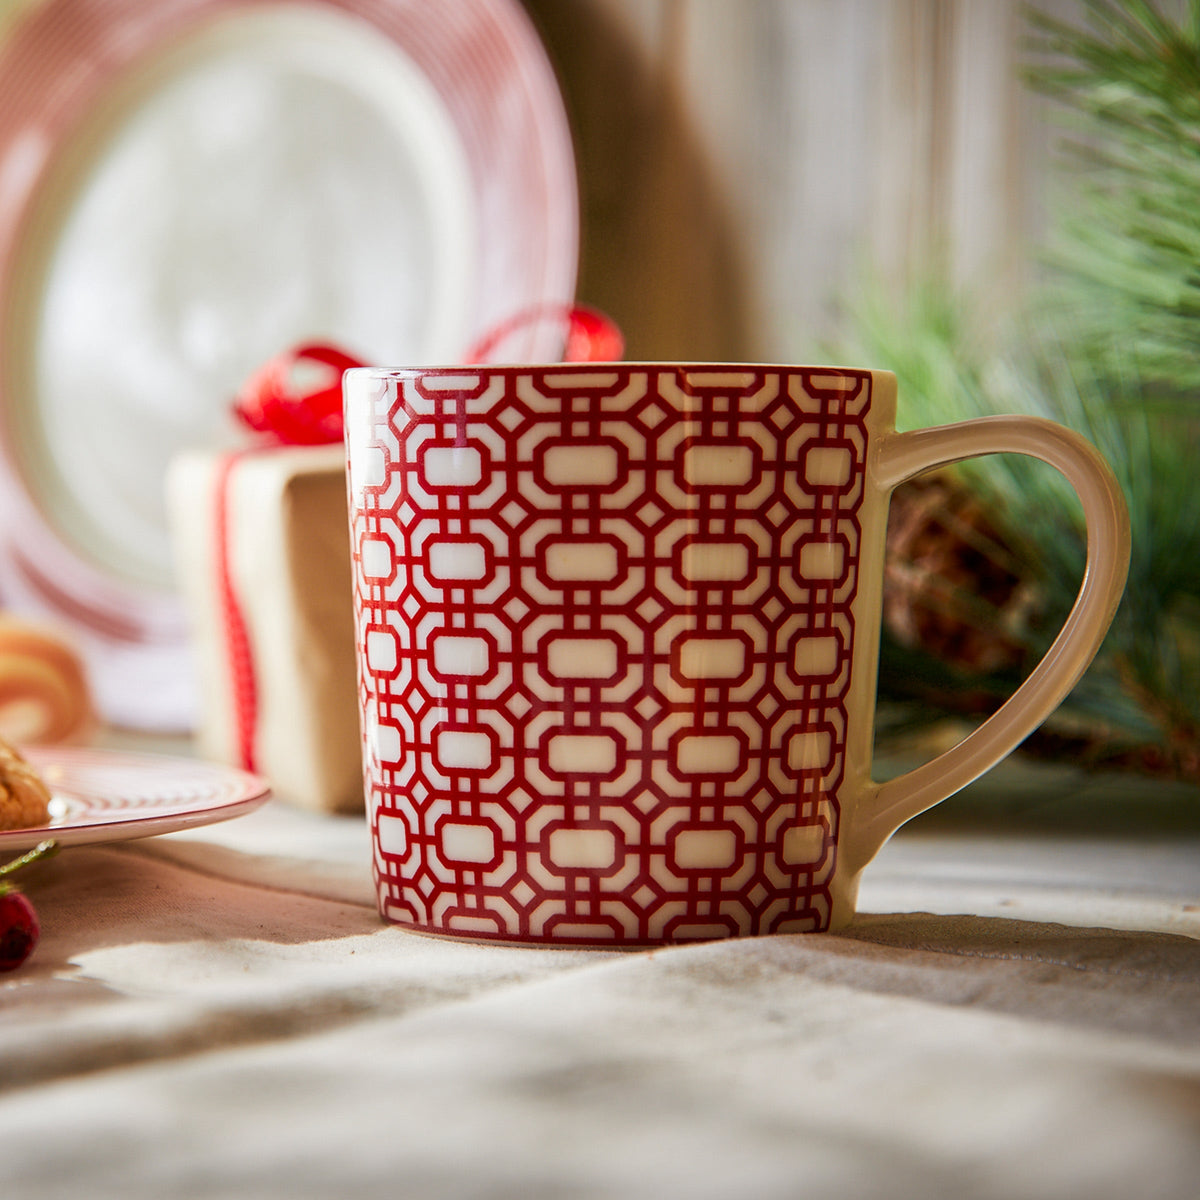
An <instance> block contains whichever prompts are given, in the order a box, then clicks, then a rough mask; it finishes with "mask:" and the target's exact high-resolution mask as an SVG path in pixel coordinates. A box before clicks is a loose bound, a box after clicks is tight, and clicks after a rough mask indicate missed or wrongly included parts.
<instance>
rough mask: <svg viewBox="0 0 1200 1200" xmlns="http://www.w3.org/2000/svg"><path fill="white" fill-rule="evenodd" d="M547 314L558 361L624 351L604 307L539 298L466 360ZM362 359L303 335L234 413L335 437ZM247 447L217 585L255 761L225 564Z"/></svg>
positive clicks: (244, 641)
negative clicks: (562, 330) (556, 327)
mask: <svg viewBox="0 0 1200 1200" xmlns="http://www.w3.org/2000/svg"><path fill="white" fill-rule="evenodd" d="M547 320H557V321H560V322H565V323H566V336H565V340H564V345H563V352H562V360H563V361H564V362H615V361H616V360H618V359H620V358H621V357H622V355H623V354H624V353H625V342H624V339H623V338H622V336H621V331H620V330H619V329H618V328H617V326H616V325H615V324H614V323H613V322H612V321H611V320H610V319H609V318H608V317H606V316H605V315H604V314H603V313H601V312H598V311H597V310H596V309H592V308H583V307H581V306H579V305H575V306H571V305H539V306H537V307H535V308H530V309H527V310H525V311H524V312H520V313H518V314H517V315H516V316H514V317H512V318H511V319H510V320H508V321H505V322H503V323H502V324H500V325H497V326H496V327H495V328H494V329H493V330H491V331H490V332H489V333H488V334H487V335H486V336H485V337H483V338H481V339H480V340H479V341H478V342H476V343H475V345H474V346H472V347H471V349H470V350H469V351H468V352H467V354H466V356H465V357H466V363H467V364H471V363H486V362H491V361H492V360H493V358H494V357H495V356H496V355H497V354H498V353H499V351H500V350H501V349H502V348H503V346H504V343H505V342H506V341H507V340H508V339H509V338H511V337H512V336H513V335H514V334H515V333H517V332H519V331H520V330H522V329H524V328H526V327H529V326H533V325H537V324H539V323H541V322H544V321H547ZM365 365H366V364H365V363H363V362H360V361H359V360H358V359H356V358H354V357H353V356H352V355H349V354H347V353H346V352H345V351H344V350H341V349H339V348H338V347H337V346H330V345H327V344H325V343H323V342H307V343H305V344H304V345H301V346H296V347H294V348H293V349H291V350H287V351H285V352H284V353H282V354H278V355H276V356H275V357H274V358H272V359H271V360H270V361H269V362H267V363H266V364H264V365H263V366H262V367H261V368H259V370H257V371H256V372H255V373H254V374H253V375H252V376H251V377H250V379H248V380H247V381H246V384H245V386H244V387H243V388H242V390H241V391H240V392H239V393H238V396H237V399H236V400H235V401H234V405H233V410H234V412H235V413H236V415H237V416H238V417H239V418H240V419H241V420H242V421H243V422H244V423H245V424H246V425H248V426H249V427H250V428H251V429H253V430H255V431H256V432H258V433H262V434H265V435H267V436H268V437H269V438H270V440H271V441H272V442H274V443H276V444H278V445H284V446H319V445H325V444H328V443H331V442H340V441H341V440H342V436H343V424H342V373H343V372H344V371H346V370H348V369H349V368H351V367H361V366H365ZM245 453H247V451H246V450H240V451H239V450H235V451H233V452H231V453H229V454H227V455H225V456H224V457H223V458H222V459H221V461H220V463H219V464H218V467H217V479H216V485H215V489H216V497H217V504H216V513H215V521H216V548H217V589H218V593H219V597H220V605H221V609H222V612H223V615H224V619H225V632H226V643H225V646H226V655H227V658H228V662H229V675H230V679H231V680H232V685H233V707H234V722H235V727H236V732H237V748H238V758H239V761H240V762H241V764H242V766H243V767H244V768H245V769H246V770H247V771H253V770H254V769H255V758H254V734H255V729H256V728H257V725H258V685H257V681H256V677H255V673H254V660H253V656H252V653H251V648H250V637H249V633H248V631H247V629H246V621H245V617H244V616H243V614H242V610H241V605H240V603H239V601H238V596H237V592H236V590H235V588H234V586H233V577H232V573H231V571H230V565H229V513H228V508H229V479H230V476H231V474H232V471H233V466H234V464H235V463H236V462H237V460H238V458H240V457H241V455H242V454H245Z"/></svg>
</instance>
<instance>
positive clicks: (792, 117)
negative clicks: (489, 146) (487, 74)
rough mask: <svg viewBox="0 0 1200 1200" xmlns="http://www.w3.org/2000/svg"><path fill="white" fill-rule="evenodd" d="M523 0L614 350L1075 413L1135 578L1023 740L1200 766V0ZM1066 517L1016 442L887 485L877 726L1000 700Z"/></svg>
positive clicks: (584, 289) (986, 404)
mask: <svg viewBox="0 0 1200 1200" xmlns="http://www.w3.org/2000/svg"><path fill="white" fill-rule="evenodd" d="M527 7H528V9H529V11H530V12H531V14H532V15H533V17H534V19H535V20H536V22H537V24H538V26H539V28H540V29H541V31H542V33H543V36H544V39H545V41H546V44H547V46H548V48H549V50H550V53H551V55H552V58H553V60H554V61H555V63H556V65H557V67H558V70H559V72H560V77H561V80H562V84H563V89H564V92H565V96H566V101H567V106H568V111H569V113H570V115H571V120H572V125H573V128H574V130H575V134H576V148H577V154H578V159H579V169H580V180H581V196H582V212H583V231H584V236H583V242H582V256H581V265H580V294H581V296H583V297H584V298H585V299H588V300H591V301H593V302H594V303H596V304H598V305H600V306H601V307H603V308H605V309H607V310H608V311H609V312H611V313H612V314H613V315H614V316H615V317H616V319H617V320H618V322H619V323H620V324H621V326H622V328H623V329H624V331H625V334H626V337H627V341H628V352H629V355H630V357H634V358H637V357H647V358H656V357H683V358H686V357H689V356H701V357H703V356H706V355H708V356H715V357H725V358H732V359H737V358H749V359H753V360H766V361H773V360H780V361H814V360H815V361H833V362H841V363H851V364H861V365H869V366H875V367H889V368H891V369H893V370H895V371H896V372H897V373H898V375H899V377H900V413H899V424H900V425H901V427H902V428H912V427H915V426H921V425H928V424H935V423H940V422H943V421H949V420H955V419H959V418H962V417H967V416H972V415H977V414H980V413H986V412H993V411H1021V412H1033V413H1038V414H1042V415H1045V416H1049V417H1051V418H1053V419H1056V420H1060V421H1063V422H1065V423H1066V424H1069V425H1071V426H1072V427H1074V428H1076V429H1078V430H1079V431H1080V432H1082V433H1084V434H1085V435H1087V436H1088V437H1090V438H1091V439H1092V440H1093V441H1094V442H1095V443H1096V444H1097V445H1098V446H1099V447H1100V448H1101V450H1102V451H1103V452H1104V453H1105V455H1106V456H1107V457H1108V459H1109V461H1110V462H1111V463H1112V464H1113V466H1114V469H1115V470H1116V472H1117V474H1118V476H1119V477H1120V478H1121V481H1122V484H1123V486H1124V488H1125V492H1126V496H1127V499H1128V501H1129V503H1130V507H1131V511H1132V517H1133V523H1134V559H1133V566H1132V570H1131V577H1130V584H1129V590H1128V594H1127V599H1126V602H1125V605H1124V606H1123V608H1122V611H1121V613H1120V614H1119V616H1118V620H1117V623H1116V626H1115V628H1114V630H1113V633H1112V635H1111V636H1110V638H1109V642H1108V644H1107V645H1106V647H1105V651H1104V652H1103V653H1102V655H1101V656H1100V659H1099V660H1098V662H1097V664H1096V665H1095V667H1094V668H1093V669H1092V671H1091V672H1090V673H1089V676H1088V677H1087V679H1085V681H1084V682H1083V684H1081V685H1080V687H1079V689H1077V691H1076V693H1075V695H1074V696H1073V697H1072V700H1071V702H1070V703H1069V704H1068V705H1067V706H1065V707H1064V709H1063V711H1062V712H1061V713H1060V714H1059V715H1058V717H1057V719H1056V720H1055V721H1053V722H1052V723H1051V724H1050V726H1049V727H1048V728H1047V729H1046V730H1045V731H1043V733H1042V734H1040V735H1039V736H1037V737H1035V738H1034V739H1032V741H1031V743H1030V745H1029V749H1032V750H1034V751H1035V752H1039V753H1044V754H1048V755H1051V756H1054V757H1057V758H1060V759H1063V758H1065V759H1068V760H1070V761H1075V762H1082V763H1088V764H1104V765H1107V766H1109V767H1120V768H1123V769H1124V768H1133V769H1135V770H1139V771H1147V772H1150V773H1154V774H1165V775H1169V776H1173V777H1182V778H1186V779H1189V780H1191V781H1197V780H1200V758H1198V748H1200V736H1198V730H1200V726H1198V724H1197V717H1198V716H1200V703H1198V700H1200V690H1198V689H1200V657H1198V655H1197V638H1196V630H1197V624H1196V621H1197V616H1198V609H1197V603H1196V601H1197V595H1198V591H1197V586H1198V583H1200V573H1198V569H1197V568H1198V565H1200V533H1198V530H1200V498H1198V496H1197V492H1196V489H1195V487H1194V486H1193V482H1192V472H1193V465H1192V464H1193V463H1194V461H1195V455H1196V451H1197V423H1196V420H1195V418H1194V416H1193V412H1194V404H1195V400H1194V398H1195V395H1196V384H1197V363H1198V362H1200V359H1198V358H1197V349H1198V342H1200V336H1198V335H1200V326H1198V325H1197V318H1198V317H1200V273H1198V272H1197V271H1196V268H1195V264H1196V262H1197V253H1198V251H1200V226H1198V224H1197V222H1196V219H1195V209H1194V196H1195V195H1196V194H1197V192H1196V188H1197V186H1198V185H1200V140H1198V139H1200V99H1198V97H1200V5H1197V4H1196V3H1195V2H1194V0H1111V2H1109V0H1036V2H1035V3H1033V4H1024V3H1020V2H1018V0H842V2H839V3H827V2H823V0H756V2H754V3H749V4H728V3H721V2H719V0H569V2H566V3H560V2H558V0H527ZM1081 541H1082V539H1081V531H1080V528H1079V517H1078V510H1077V507H1076V506H1075V504H1074V501H1073V499H1072V497H1071V496H1070V494H1069V491H1068V490H1067V489H1066V488H1065V487H1064V486H1063V484H1062V483H1061V480H1059V479H1058V478H1057V477H1056V476H1055V475H1054V473H1053V472H1050V471H1048V470H1043V469H1041V468H1040V466H1039V465H1037V464H1032V463H1029V462H1027V461H1022V460H1010V459H1009V458H1008V457H1006V456H1001V457H997V458H993V459H989V460H984V461H982V462H977V463H975V464H972V465H971V466H970V467H968V468H965V469H963V470H960V471H957V472H953V473H944V474H942V475H941V476H937V477H933V478H927V479H926V480H923V481H919V482H918V483H917V484H914V485H912V486H909V487H906V488H904V489H901V491H900V492H899V493H898V494H897V497H896V502H895V505H894V509H893V514H892V521H891V527H890V534H889V543H890V549H889V564H888V572H889V593H888V600H887V606H888V610H887V620H886V625H885V639H884V655H883V666H882V672H883V674H882V680H881V691H882V694H883V695H884V697H885V698H887V697H891V698H893V699H896V700H899V701H901V702H902V703H901V706H900V707H899V708H898V709H895V710H889V713H890V716H891V717H894V718H895V719H896V722H897V723H896V725H895V726H894V728H893V732H895V733H897V734H900V735H907V734H911V733H912V732H913V731H914V729H918V728H922V727H923V728H925V729H927V730H929V729H934V728H941V729H942V730H943V734H944V736H945V737H947V738H954V737H956V736H958V733H959V732H961V730H960V728H959V725H960V723H961V720H962V719H963V718H966V719H968V720H970V719H973V718H974V717H976V716H977V715H978V714H982V713H986V712H989V711H992V710H993V709H994V708H995V707H996V705H997V704H998V702H999V701H1000V700H1001V699H1002V698H1003V697H1004V696H1005V695H1007V694H1008V693H1009V692H1010V691H1011V689H1012V687H1013V686H1014V685H1015V682H1016V681H1017V680H1018V679H1019V678H1020V677H1021V676H1022V675H1023V674H1024V673H1026V672H1027V671H1028V670H1029V668H1030V666H1031V664H1032V662H1033V661H1034V659H1035V656H1037V655H1040V654H1041V653H1042V651H1044V649H1045V648H1046V646H1047V645H1048V644H1049V640H1050V638H1051V637H1052V636H1053V633H1054V632H1055V631H1056V630H1057V628H1058V625H1059V623H1060V622H1061V620H1062V618H1063V616H1064V615H1065V613H1066V611H1067V608H1068V607H1069V604H1070V603H1071V600H1072V598H1073V594H1074V590H1075V587H1076V586H1077V582H1078V579H1079V577H1080V573H1081V568H1082V544H1081ZM886 715H888V714H885V716H886ZM947 717H949V723H948V724H946V723H945V722H946V719H947ZM885 733H886V728H885Z"/></svg>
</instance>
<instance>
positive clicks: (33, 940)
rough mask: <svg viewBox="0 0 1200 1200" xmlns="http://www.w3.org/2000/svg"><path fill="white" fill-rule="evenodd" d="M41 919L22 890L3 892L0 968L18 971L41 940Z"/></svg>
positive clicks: (0, 909) (0, 895)
mask: <svg viewBox="0 0 1200 1200" xmlns="http://www.w3.org/2000/svg"><path fill="white" fill-rule="evenodd" d="M38 932H39V930H38V919H37V913H36V912H34V910H33V905H32V904H30V903H29V901H28V899H27V898H26V897H25V895H24V893H23V892H17V891H8V892H0V971H15V970H16V969H17V968H18V967H19V966H20V965H21V964H22V963H23V962H24V961H25V960H26V959H27V958H28V957H29V956H30V955H31V954H32V953H33V948H34V946H36V945H37V940H38Z"/></svg>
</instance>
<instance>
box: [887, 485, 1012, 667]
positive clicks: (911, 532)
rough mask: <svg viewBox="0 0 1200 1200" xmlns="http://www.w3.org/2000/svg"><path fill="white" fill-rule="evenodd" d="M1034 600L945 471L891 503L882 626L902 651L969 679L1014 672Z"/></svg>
mask: <svg viewBox="0 0 1200 1200" xmlns="http://www.w3.org/2000/svg"><path fill="white" fill-rule="evenodd" d="M1035 607H1036V590H1035V588H1034V587H1033V585H1032V583H1031V582H1030V581H1029V580H1027V579H1025V578H1023V577H1022V575H1021V573H1020V569H1019V566H1018V564H1017V562H1016V559H1015V558H1014V556H1013V555H1012V554H1011V553H1010V552H1009V551H1008V550H1007V549H1006V547H1005V545H1004V542H1003V539H1002V537H1001V535H1000V534H999V533H998V532H997V530H996V528H995V525H994V524H993V523H992V522H991V521H990V520H989V519H988V518H987V516H986V514H985V512H984V508H983V504H982V503H981V501H980V500H979V499H978V497H976V496H975V495H974V494H973V493H972V492H971V491H970V490H969V489H968V488H967V486H966V485H965V484H964V483H963V482H962V481H961V480H960V479H959V478H958V477H957V476H956V475H954V474H952V473H951V472H949V471H942V472H938V473H936V474H932V475H925V476H923V477H921V478H920V479H915V480H912V481H910V482H909V483H906V484H903V485H902V486H900V487H899V488H897V489H896V492H895V494H894V495H893V497H892V507H891V514H890V519H889V522H888V532H887V557H886V560H885V566H884V600H883V620H884V625H885V627H886V628H887V630H888V632H889V633H890V634H891V636H892V637H893V638H895V640H896V641H897V642H899V643H900V644H901V645H902V646H905V647H907V648H910V649H919V650H923V651H925V652H927V653H929V654H931V655H933V656H935V657H936V658H937V659H939V660H941V661H942V662H945V663H947V664H949V665H950V666H953V667H955V668H957V669H958V670H960V671H964V672H967V673H970V674H976V675H988V674H993V673H995V672H998V671H1005V670H1011V669H1013V668H1016V667H1019V666H1020V664H1021V662H1022V660H1023V659H1024V657H1025V641H1024V637H1023V634H1024V631H1025V629H1026V628H1027V627H1028V624H1029V620H1030V616H1031V613H1032V612H1033V611H1034V609H1035Z"/></svg>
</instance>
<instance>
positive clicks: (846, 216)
mask: <svg viewBox="0 0 1200 1200" xmlns="http://www.w3.org/2000/svg"><path fill="white" fill-rule="evenodd" d="M526 5H527V8H528V9H529V11H530V14H531V16H532V17H533V19H534V21H535V22H536V23H537V25H538V27H539V29H540V30H541V32H542V36H543V38H544V40H545V42H546V45H547V48H548V49H549V51H550V54H551V57H552V58H553V59H554V61H555V64H556V67H557V68H558V71H559V76H560V79H561V83H562V88H563V91H564V94H565V97H566V101H567V106H568V109H569V111H570V115H571V119H572V122H573V126H574V131H575V139H576V153H577V157H578V161H579V170H580V182H581V193H582V205H583V221H584V226H583V238H584V241H583V253H582V261H581V274H580V296H581V298H582V299H584V300H587V301H590V302H592V303H595V304H597V305H599V306H601V307H603V308H605V309H606V310H608V311H609V312H610V313H611V314H612V315H613V316H614V317H616V318H617V319H618V320H619V321H620V323H621V324H622V326H623V327H624V329H625V331H626V335H627V338H628V354H629V357H631V358H676V357H678V358H687V357H695V358H709V357H711V358H717V359H740V358H745V359H765V360H768V361H770V360H787V359H792V360H797V359H798V360H800V361H805V360H807V361H811V360H812V356H813V355H814V354H815V353H817V352H818V350H819V347H820V344H821V342H822V340H823V339H825V338H827V337H828V336H830V335H831V334H834V333H836V332H837V330H838V329H839V327H840V323H841V322H842V321H843V320H844V318H843V317H842V315H841V311H842V302H843V301H844V300H845V298H846V297H847V296H848V295H850V294H852V293H853V290H854V289H855V287H856V286H859V285H860V283H861V281H862V279H863V278H864V276H865V275H867V274H869V273H875V274H877V275H879V276H881V277H882V278H883V279H884V280H887V281H890V282H891V283H892V284H893V285H895V284H899V283H900V282H902V281H903V280H904V279H906V278H908V277H911V276H912V275H914V274H919V273H920V272H921V271H922V270H923V269H925V267H926V266H927V265H928V263H929V261H930V259H931V257H932V256H934V255H943V256H945V262H946V263H947V264H948V266H949V268H950V270H951V272H952V273H953V276H954V277H955V278H956V279H957V280H958V281H959V282H960V283H963V284H966V285H968V286H970V287H971V288H973V289H975V290H977V291H981V292H982V293H983V295H984V297H985V299H986V300H987V301H988V302H991V303H994V305H995V306H996V308H997V309H998V310H999V309H1002V308H1003V306H1004V305H1005V304H1006V303H1007V302H1008V301H1009V300H1010V299H1011V297H1012V295H1013V294H1014V291H1015V290H1016V289H1018V288H1020V287H1021V286H1022V281H1023V280H1024V279H1025V278H1026V277H1027V274H1028V271H1029V268H1030V265H1031V262H1032V259H1033V247H1034V245H1035V244H1036V242H1037V240H1038V238H1039V236H1040V235H1041V233H1042V231H1043V229H1044V225H1045V219H1046V203H1047V197H1046V185H1047V167H1048V164H1049V162H1050V159H1051V154H1052V147H1053V142H1054V138H1055V134H1054V132H1053V131H1052V130H1051V128H1050V127H1049V125H1048V123H1047V120H1046V117H1047V112H1046V106H1045V103H1044V102H1043V101H1041V100H1040V99H1039V98H1037V97H1034V96H1032V95H1031V94H1030V93H1029V91H1028V90H1027V89H1026V88H1025V87H1024V85H1023V84H1022V83H1021V82H1020V79H1019V74H1018V68H1019V63H1020V61H1021V60H1022V55H1023V53H1024V51H1023V48H1022V45H1021V42H1022V38H1023V37H1024V35H1025V34H1026V32H1027V28H1026V26H1025V23H1024V18H1023V15H1022V10H1021V4H1020V2H1019V0H526ZM1041 7H1043V8H1044V9H1049V10H1050V11H1054V12H1056V13H1057V14H1059V15H1072V16H1073V15H1077V14H1078V10H1079V5H1078V0H1041Z"/></svg>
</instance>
